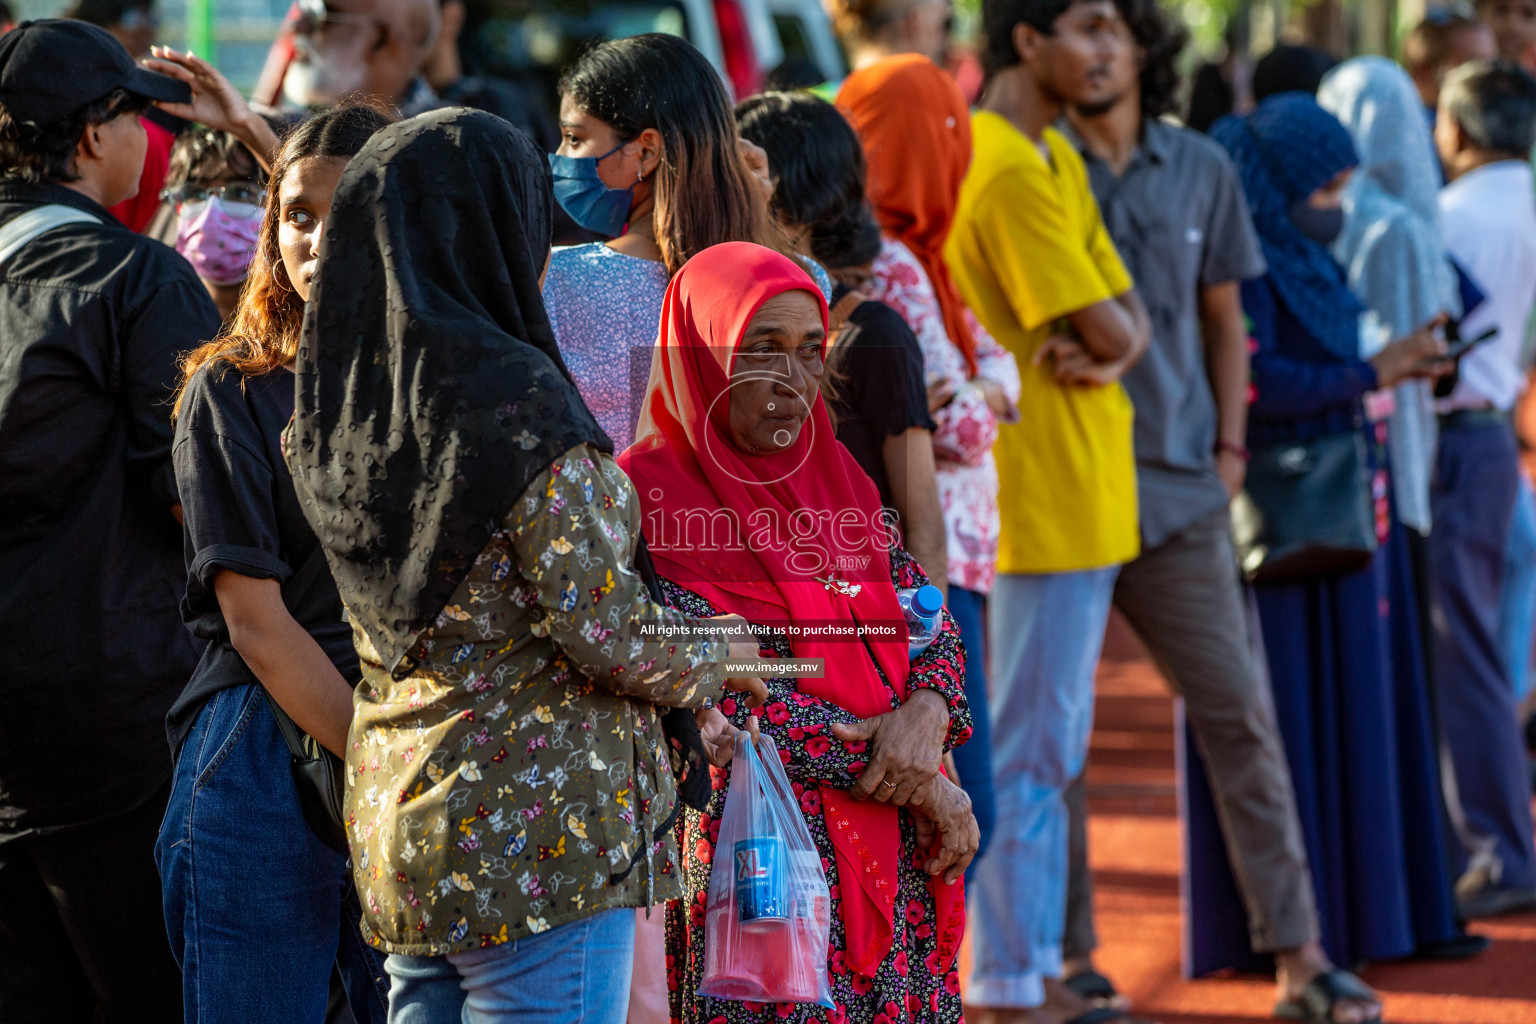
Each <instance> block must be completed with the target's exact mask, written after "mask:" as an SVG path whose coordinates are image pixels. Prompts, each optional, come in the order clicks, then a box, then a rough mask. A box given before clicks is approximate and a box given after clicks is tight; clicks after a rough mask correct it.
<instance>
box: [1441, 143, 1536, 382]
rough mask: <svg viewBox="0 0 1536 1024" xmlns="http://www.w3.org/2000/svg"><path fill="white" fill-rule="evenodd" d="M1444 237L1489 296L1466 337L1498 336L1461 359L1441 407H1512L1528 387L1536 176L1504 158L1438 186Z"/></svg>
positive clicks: (1464, 329) (1535, 298)
mask: <svg viewBox="0 0 1536 1024" xmlns="http://www.w3.org/2000/svg"><path fill="white" fill-rule="evenodd" d="M1440 236H1441V238H1442V239H1444V241H1445V248H1446V251H1447V252H1449V253H1450V254H1451V255H1452V256H1454V257H1455V258H1456V261H1457V262H1458V263H1460V264H1461V265H1462V267H1463V268H1464V269H1465V270H1466V271H1467V273H1468V274H1470V275H1471V276H1472V280H1473V282H1474V283H1475V284H1476V285H1477V286H1478V287H1479V288H1481V289H1482V290H1483V292H1484V293H1485V294H1487V296H1488V298H1487V299H1486V300H1484V302H1483V304H1482V305H1480V306H1478V307H1477V308H1476V309H1474V310H1473V311H1472V313H1471V314H1469V315H1468V316H1467V318H1466V319H1465V320H1463V321H1462V324H1461V336H1462V337H1463V338H1475V337H1477V336H1478V335H1479V334H1482V333H1483V332H1484V331H1486V330H1487V329H1488V328H1489V327H1497V328H1498V329H1499V333H1498V336H1497V337H1495V338H1493V339H1491V340H1489V341H1485V342H1483V343H1482V344H1481V345H1478V346H1477V347H1475V348H1474V349H1472V351H1470V352H1468V353H1467V354H1466V356H1464V357H1463V358H1462V360H1461V380H1460V382H1459V383H1458V384H1457V385H1456V390H1455V391H1454V392H1452V394H1451V397H1450V398H1448V399H1446V400H1445V401H1444V402H1441V403H1440V406H1439V407H1440V410H1441V411H1442V412H1445V411H1449V410H1452V409H1473V408H1478V407H1484V406H1489V405H1492V406H1493V407H1494V408H1495V409H1502V410H1509V409H1512V408H1514V405H1515V400H1516V399H1517V398H1519V397H1520V393H1521V392H1522V391H1524V390H1525V375H1524V374H1523V373H1521V371H1520V355H1521V352H1522V350H1523V349H1524V347H1525V331H1526V324H1527V322H1528V321H1529V320H1530V316H1531V307H1532V304H1533V302H1536V180H1533V179H1532V176H1531V165H1530V164H1528V163H1526V162H1525V161H1524V160H1500V161H1499V162H1497V163H1492V164H1484V165H1483V166H1482V167H1479V168H1477V169H1476V170H1473V171H1468V172H1467V173H1466V174H1464V175H1462V176H1461V177H1459V178H1457V179H1456V180H1455V181H1453V182H1451V183H1450V184H1449V185H1447V186H1445V188H1443V189H1441V190H1440Z"/></svg>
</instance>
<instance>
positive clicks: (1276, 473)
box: [1232, 430, 1376, 583]
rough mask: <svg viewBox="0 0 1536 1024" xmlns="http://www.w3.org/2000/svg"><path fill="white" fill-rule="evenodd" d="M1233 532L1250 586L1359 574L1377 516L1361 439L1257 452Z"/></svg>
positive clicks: (1352, 433) (1332, 438)
mask: <svg viewBox="0 0 1536 1024" xmlns="http://www.w3.org/2000/svg"><path fill="white" fill-rule="evenodd" d="M1232 528H1233V533H1234V537H1235V539H1236V541H1237V550H1238V556H1239V558H1240V560H1241V562H1242V567H1243V574H1244V575H1245V576H1246V577H1247V578H1248V581H1249V582H1250V583H1286V582H1292V581H1295V580H1303V579H1311V578H1315V577H1318V576H1331V575H1335V574H1338V573H1346V572H1354V571H1355V570H1357V569H1363V568H1365V566H1366V565H1368V564H1369V563H1370V561H1371V556H1372V555H1374V554H1375V553H1376V517H1375V509H1374V506H1373V503H1372V500H1371V470H1370V464H1369V461H1368V459H1367V457H1366V441H1365V436H1364V434H1363V433H1361V431H1359V430H1349V431H1345V432H1343V433H1338V434H1327V435H1324V436H1322V437H1316V438H1312V439H1310V440H1306V441H1291V442H1285V443H1281V444H1272V445H1265V446H1263V447H1258V448H1255V449H1254V450H1253V454H1252V459H1251V461H1250V462H1249V463H1248V476H1247V482H1246V484H1245V485H1244V487H1243V493H1242V494H1239V495H1238V496H1237V499H1236V500H1235V501H1233V502H1232Z"/></svg>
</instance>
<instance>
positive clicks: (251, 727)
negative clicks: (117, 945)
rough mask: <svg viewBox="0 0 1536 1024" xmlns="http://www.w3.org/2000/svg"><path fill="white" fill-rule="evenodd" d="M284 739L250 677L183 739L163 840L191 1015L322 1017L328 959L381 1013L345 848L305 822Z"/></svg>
mask: <svg viewBox="0 0 1536 1024" xmlns="http://www.w3.org/2000/svg"><path fill="white" fill-rule="evenodd" d="M288 762H289V754H288V746H287V744H285V743H284V742H283V737H282V734H281V733H280V732H278V730H277V722H276V721H275V720H274V719H273V718H272V709H271V708H270V707H268V706H267V701H266V697H265V696H264V695H263V694H262V692H261V689H260V687H258V686H255V685H250V684H247V685H244V686H236V687H232V688H230V689H227V690H220V691H219V692H218V693H215V694H214V695H213V696H212V697H210V698H208V702H207V703H206V704H204V705H203V709H202V711H200V712H199V713H198V716H197V721H196V722H195V723H194V724H193V726H192V731H191V732H190V733H188V734H187V738H186V740H185V742H184V743H183V744H182V747H181V754H180V756H179V757H178V758H177V760H176V771H175V775H174V776H173V779H172V784H171V798H170V803H169V805H168V806H167V808H166V812H165V820H164V821H163V822H162V823H161V825H160V838H159V841H158V842H156V844H155V862H156V864H158V865H159V868H160V883H161V898H162V903H163V907H164V911H165V925H166V931H167V932H168V933H169V935H170V940H171V949H172V951H173V952H174V953H175V954H176V960H177V962H178V963H180V964H181V972H182V997H183V1004H184V1010H185V1014H186V1020H187V1022H188V1024H207V1022H217V1021H229V1022H231V1024H236V1022H238V1024H261V1022H271V1024H321V1022H322V1021H324V1020H325V1005H326V997H327V994H328V992H329V988H330V980H331V972H332V968H333V966H334V967H336V968H339V969H340V972H341V978H342V982H343V984H344V985H345V986H346V989H347V996H348V1001H349V1002H350V1003H351V1006H352V1014H353V1016H354V1017H356V1018H357V1021H358V1024H382V1022H383V1020H384V1015H385V1011H386V999H387V997H386V991H387V990H386V987H385V978H384V971H383V960H382V957H380V956H379V955H378V954H377V953H375V952H374V951H373V950H371V949H369V948H368V947H367V945H365V944H364V942H363V937H362V933H361V932H360V931H359V930H358V921H359V919H360V918H361V917H362V909H361V908H360V907H359V905H358V901H357V894H356V892H355V891H354V890H353V888H352V878H351V873H350V871H349V870H348V868H347V858H346V857H345V856H343V855H342V854H341V853H338V852H337V851H335V850H333V849H331V848H330V847H328V846H326V845H325V844H324V843H322V842H321V841H320V840H319V839H317V838H316V837H315V834H314V832H313V831H311V830H310V827H309V825H307V824H306V823H305V821H304V812H303V811H302V810H301V809H300V807H299V797H298V792H297V791H296V790H295V789H294V785H293V781H292V779H293V777H292V775H291V774H290V772H289V768H288Z"/></svg>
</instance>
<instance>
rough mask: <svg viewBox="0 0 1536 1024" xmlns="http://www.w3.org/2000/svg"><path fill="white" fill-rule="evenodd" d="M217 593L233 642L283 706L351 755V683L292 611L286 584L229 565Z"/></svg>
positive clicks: (338, 751) (334, 749) (216, 583)
mask: <svg viewBox="0 0 1536 1024" xmlns="http://www.w3.org/2000/svg"><path fill="white" fill-rule="evenodd" d="M213 593H214V596H215V597H216V598H218V601H219V609H220V610H221V611H222V612H223V613H224V624H225V626H227V627H228V629H229V639H230V642H231V643H232V644H234V647H235V650H236V651H238V652H239V654H240V657H242V658H244V659H245V663H246V664H247V665H249V666H250V668H251V671H252V672H254V673H256V678H257V679H258V680H259V681H260V682H261V685H262V686H264V687H266V690H267V692H268V693H270V694H271V695H272V697H273V698H274V699H275V700H276V701H277V704H278V707H280V708H282V709H283V710H284V711H286V712H288V717H289V718H292V719H293V720H294V722H295V723H296V724H297V725H298V727H299V728H300V729H303V730H304V731H305V732H307V733H309V735H311V736H313V737H314V738H315V740H316V741H318V742H319V744H320V745H321V746H322V747H324V748H325V749H326V750H329V751H330V752H331V753H333V754H335V755H336V756H337V757H346V756H347V729H348V727H349V726H350V725H351V724H352V687H351V686H348V685H347V681H346V680H345V679H343V678H342V677H341V673H340V672H338V671H336V666H335V665H333V664H331V659H330V658H328V657H326V654H325V652H324V651H323V650H321V649H320V645H319V644H318V643H316V642H315V638H314V637H312V636H310V635H309V632H308V631H307V630H306V629H305V628H304V627H303V626H301V625H299V624H298V623H297V622H295V621H294V618H293V616H292V615H291V614H289V612H288V606H287V605H285V604H283V592H282V586H281V584H279V583H278V582H277V580H258V579H252V578H251V577H249V576H241V575H240V574H239V573H236V572H231V571H230V570H228V569H225V570H224V571H222V572H220V573H219V574H218V575H217V576H215V577H214V580H213Z"/></svg>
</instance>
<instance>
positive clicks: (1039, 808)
mask: <svg viewBox="0 0 1536 1024" xmlns="http://www.w3.org/2000/svg"><path fill="white" fill-rule="evenodd" d="M983 32H984V35H985V37H986V48H985V53H984V61H985V64H986V70H987V86H986V90H985V91H984V93H983V94H982V98H981V102H980V109H979V110H978V111H977V113H976V114H975V116H974V117H973V119H972V128H971V137H972V142H973V146H974V156H973V157H972V161H971V166H970V170H969V171H968V172H967V173H966V178H965V183H964V185H963V186H962V187H961V191H960V205H959V212H958V215H957V217H956V219H955V226H954V228H953V230H952V231H951V233H950V236H949V240H948V243H947V244H946V246H945V257H946V259H947V260H948V262H949V265H950V269H951V271H952V272H953V274H954V277H955V282H956V284H957V285H958V286H959V288H960V291H961V293H962V294H963V295H964V296H965V299H966V302H968V303H969V304H970V306H971V308H972V310H974V311H975V313H976V315H977V317H979V318H980V319H981V322H982V323H983V324H984V325H985V326H986V328H987V330H989V331H990V332H991V333H992V335H993V336H994V337H995V338H997V340H998V341H999V342H1001V343H1002V344H1003V345H1004V346H1005V347H1006V348H1008V349H1009V350H1010V351H1012V352H1013V354H1014V356H1015V357H1016V358H1017V359H1018V362H1019V367H1020V370H1021V373H1022V376H1023V378H1024V390H1023V394H1022V396H1021V397H1020V400H1019V409H1020V412H1021V418H1020V420H1019V422H1017V423H1014V424H1011V425H1007V426H1003V427H1002V428H1001V431H1000V433H999V436H998V441H997V445H996V448H995V449H994V453H995V455H996V458H997V467H998V476H999V478H1000V480H1001V495H1000V505H1001V513H1002V545H1001V551H1000V554H999V558H998V579H997V584H996V586H995V588H994V589H993V592H992V595H991V600H990V603H989V609H988V634H989V638H990V641H991V643H990V646H991V662H992V666H993V678H992V686H993V702H994V703H993V705H992V717H993V721H994V723H995V728H994V730H993V734H994V740H993V766H994V770H995V776H996V785H997V825H996V832H995V833H994V839H993V847H992V848H991V849H990V850H989V851H988V855H987V856H986V857H985V858H984V859H983V860H982V861H981V862H980V863H979V864H978V865H977V867H976V869H975V876H974V884H973V886H972V888H973V890H974V891H975V892H976V894H977V897H978V898H976V899H974V900H972V901H971V904H970V905H971V911H972V913H973V915H974V916H973V921H974V922H975V927H974V929H973V932H972V935H973V939H974V943H975V944H974V959H973V961H972V971H971V979H970V988H969V999H968V1002H969V1003H970V1004H971V1005H973V1006H976V1007H978V1008H981V1013H980V1015H979V1019H980V1020H981V1022H982V1024H1022V1022H1025V1021H1029V1022H1050V1021H1058V1020H1063V1019H1068V1018H1072V1017H1076V1016H1078V1014H1079V1013H1081V1012H1083V1006H1082V1001H1081V1000H1080V999H1079V998H1077V997H1075V996H1074V995H1073V994H1072V993H1071V992H1070V991H1069V990H1067V989H1065V987H1063V986H1061V985H1060V984H1059V983H1056V982H1051V983H1050V984H1047V981H1048V979H1055V978H1059V976H1060V974H1061V967H1062V964H1061V938H1062V924H1063V914H1064V908H1065V903H1066V882H1067V875H1066V871H1067V811H1066V806H1065V804H1064V803H1063V800H1062V792H1063V790H1064V789H1065V788H1066V787H1067V785H1068V784H1069V783H1070V782H1071V781H1072V780H1073V779H1074V778H1075V777H1076V776H1077V774H1078V772H1079V771H1080V770H1081V769H1082V766H1083V761H1084V759H1085V758H1086V756H1087V750H1088V734H1089V731H1090V728H1091V725H1092V718H1093V670H1094V665H1095V663H1096V662H1097V660H1098V655H1099V650H1100V645H1101V643H1102V640H1103V635H1104V626H1105V622H1106V620H1107V618H1108V615H1109V606H1110V600H1111V597H1112V596H1113V592H1114V582H1115V576H1116V573H1117V572H1118V571H1119V567H1120V566H1121V565H1122V564H1123V563H1125V562H1128V561H1130V560H1131V559H1132V558H1134V557H1136V554H1137V550H1138V546H1139V539H1138V538H1139V533H1138V529H1137V508H1136V461H1135V454H1134V450H1133V447H1132V419H1133V417H1132V410H1131V403H1130V400H1129V399H1128V398H1127V397H1126V394H1125V391H1124V390H1123V389H1122V388H1121V386H1120V383H1119V380H1120V376H1121V375H1122V374H1123V373H1124V372H1125V371H1126V370H1127V369H1129V368H1130V366H1131V365H1132V364H1133V363H1135V361H1136V360H1137V359H1138V358H1139V357H1140V356H1141V353H1142V352H1143V351H1144V350H1145V348H1146V345H1147V340H1148V336H1149V334H1150V327H1149V324H1148V321H1147V315H1146V311H1145V309H1144V308H1143V307H1142V304H1141V302H1140V300H1139V299H1138V298H1137V297H1136V294H1135V292H1134V291H1133V290H1132V285H1131V279H1130V275H1129V274H1127V273H1126V270H1125V267H1124V265H1123V264H1122V263H1121V262H1120V257H1119V255H1118V254H1117V253H1116V252H1115V247H1114V243H1113V242H1111V241H1110V238H1109V234H1108V232H1106V230H1105V228H1104V224H1103V222H1102V221H1101V220H1100V218H1099V208H1098V204H1097V203H1096V202H1095V200H1094V198H1093V192H1092V190H1091V188H1090V187H1089V183H1088V175H1087V171H1086V170H1085V168H1084V167H1083V162H1082V158H1081V157H1079V156H1078V154H1077V152H1076V151H1075V150H1074V149H1073V147H1072V145H1071V144H1070V143H1069V142H1068V141H1067V140H1066V139H1065V138H1063V137H1062V136H1061V135H1059V134H1057V132H1056V131H1055V130H1053V129H1052V128H1051V127H1050V124H1051V122H1053V121H1055V120H1056V119H1057V118H1058V117H1059V116H1060V115H1061V112H1062V106H1063V104H1064V103H1068V102H1070V103H1072V104H1073V105H1074V106H1079V107H1082V106H1089V107H1091V106H1093V105H1094V104H1097V103H1106V102H1113V101H1114V99H1115V98H1116V97H1115V95H1114V92H1113V91H1114V88H1115V84H1114V78H1113V76H1112V74H1111V71H1112V69H1113V64H1114V60H1115V58H1116V57H1117V55H1119V54H1120V52H1121V51H1122V50H1123V49H1124V48H1125V47H1128V46H1130V45H1131V41H1130V36H1129V32H1128V30H1127V27H1126V25H1125V22H1124V20H1123V19H1122V17H1121V16H1120V13H1119V11H1118V9H1117V8H1116V6H1115V4H1114V3H1113V2H1112V0H989V2H988V3H987V4H986V5H984V8H983ZM1074 1000H1075V1002H1074Z"/></svg>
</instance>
